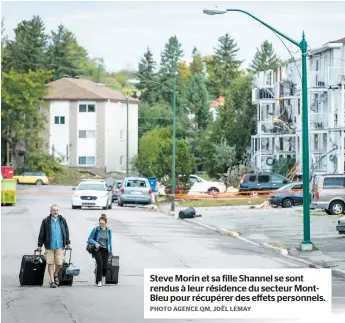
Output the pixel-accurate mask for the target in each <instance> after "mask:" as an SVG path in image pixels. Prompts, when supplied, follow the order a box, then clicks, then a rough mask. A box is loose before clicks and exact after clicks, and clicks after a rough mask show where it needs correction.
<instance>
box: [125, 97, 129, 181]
mask: <svg viewBox="0 0 345 323" xmlns="http://www.w3.org/2000/svg"><path fill="white" fill-rule="evenodd" d="M126 105H127V108H126V110H127V117H126V121H127V128H126V177H128V175H129V166H128V165H129V102H128V94H126Z"/></svg>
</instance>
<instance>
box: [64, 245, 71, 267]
mask: <svg viewBox="0 0 345 323" xmlns="http://www.w3.org/2000/svg"><path fill="white" fill-rule="evenodd" d="M67 250H69V262H68V264H69V265H70V264H71V257H72V248H65V254H64V258H65V257H66V251H67Z"/></svg>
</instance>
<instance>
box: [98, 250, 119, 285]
mask: <svg viewBox="0 0 345 323" xmlns="http://www.w3.org/2000/svg"><path fill="white" fill-rule="evenodd" d="M119 260H120V257H119V256H112V257H111V258H109V259H108V266H107V273H106V275H105V284H106V285H117V284H118V282H119V270H120V265H119ZM94 273H95V281H96V274H97V263H96V265H95V271H94Z"/></svg>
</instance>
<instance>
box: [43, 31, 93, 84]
mask: <svg viewBox="0 0 345 323" xmlns="http://www.w3.org/2000/svg"><path fill="white" fill-rule="evenodd" d="M47 57H48V66H49V69H50V70H52V71H53V75H54V76H53V78H54V80H57V79H60V78H61V77H63V76H64V75H69V76H70V77H75V76H79V75H80V74H81V73H82V69H83V68H85V67H87V66H85V65H87V63H88V54H87V52H86V50H85V49H84V48H82V47H81V46H79V44H78V42H77V39H76V37H75V36H74V34H73V33H72V32H70V31H69V30H67V29H66V28H65V26H63V25H59V26H58V30H57V32H55V31H52V32H51V44H50V45H49V48H48V53H47Z"/></svg>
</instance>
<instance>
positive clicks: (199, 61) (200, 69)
mask: <svg viewBox="0 0 345 323" xmlns="http://www.w3.org/2000/svg"><path fill="white" fill-rule="evenodd" d="M192 58H193V60H192V62H191V63H190V71H191V74H192V75H195V74H196V75H204V62H203V58H202V57H201V54H200V53H199V51H198V50H197V48H196V47H194V49H193V52H192Z"/></svg>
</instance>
